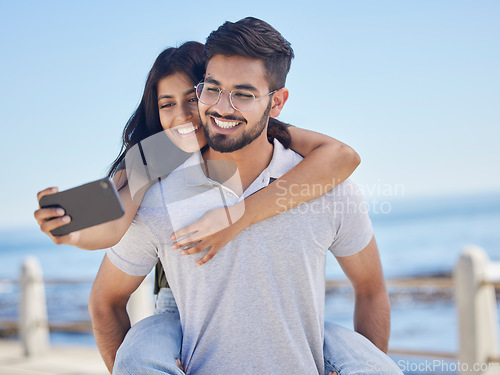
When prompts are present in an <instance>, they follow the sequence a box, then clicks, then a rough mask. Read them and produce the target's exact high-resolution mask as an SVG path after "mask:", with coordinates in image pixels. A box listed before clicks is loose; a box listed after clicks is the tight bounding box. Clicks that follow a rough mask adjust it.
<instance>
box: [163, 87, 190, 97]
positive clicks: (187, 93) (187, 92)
mask: <svg viewBox="0 0 500 375" xmlns="http://www.w3.org/2000/svg"><path fill="white" fill-rule="evenodd" d="M193 92H194V87H193V88H192V89H189V90H187V91H186V92H185V93H184V94H183V95H184V96H186V95H189V94H191V93H193ZM172 98H173V96H172V95H160V96H159V97H158V100H160V99H172Z"/></svg>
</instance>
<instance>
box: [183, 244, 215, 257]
mask: <svg viewBox="0 0 500 375" xmlns="http://www.w3.org/2000/svg"><path fill="white" fill-rule="evenodd" d="M207 247H208V246H207V245H206V244H203V243H202V242H200V243H199V244H197V245H195V246H192V247H190V248H188V249H184V250H182V251H181V254H182V255H192V254H198V253H201V252H202V251H203V250H205V249H206V248H207Z"/></svg>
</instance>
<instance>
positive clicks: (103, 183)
mask: <svg viewBox="0 0 500 375" xmlns="http://www.w3.org/2000/svg"><path fill="white" fill-rule="evenodd" d="M101 187H102V188H103V189H107V188H108V184H107V183H106V182H104V181H102V182H101Z"/></svg>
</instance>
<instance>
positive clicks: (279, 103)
mask: <svg viewBox="0 0 500 375" xmlns="http://www.w3.org/2000/svg"><path fill="white" fill-rule="evenodd" d="M288 95H289V91H288V89H287V88H286V87H283V88H281V89H279V90H277V91H276V92H275V93H274V94H273V99H272V100H273V105H272V107H271V111H270V112H269V117H278V116H279V114H280V113H281V110H282V109H283V106H284V105H285V103H286V101H287V100H288Z"/></svg>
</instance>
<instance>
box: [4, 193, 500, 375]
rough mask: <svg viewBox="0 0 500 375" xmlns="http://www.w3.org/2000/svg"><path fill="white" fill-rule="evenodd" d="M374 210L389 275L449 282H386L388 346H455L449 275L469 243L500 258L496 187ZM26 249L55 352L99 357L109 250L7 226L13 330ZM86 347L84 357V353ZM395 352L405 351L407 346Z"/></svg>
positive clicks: (339, 297)
mask: <svg viewBox="0 0 500 375" xmlns="http://www.w3.org/2000/svg"><path fill="white" fill-rule="evenodd" d="M371 216H372V221H373V226H374V230H375V234H376V238H377V243H378V246H379V249H380V254H381V259H382V263H383V267H384V272H385V275H386V278H387V279H388V280H389V281H390V280H391V279H399V280H400V279H417V280H418V279H423V278H431V279H432V280H445V283H446V282H448V284H447V285H448V286H446V285H443V284H442V283H441V285H439V283H437V284H436V285H434V286H433V285H432V284H430V285H429V284H426V285H424V286H422V285H421V286H415V285H413V286H411V285H410V286H408V285H407V286H404V285H403V286H401V285H398V284H397V283H396V284H394V283H392V284H391V282H389V283H388V288H389V292H390V298H391V306H392V315H391V322H392V329H391V339H390V343H389V347H390V349H392V350H394V351H395V352H396V353H400V352H401V351H402V352H403V353H404V351H421V352H436V353H448V354H450V355H453V354H456V353H457V351H458V329H457V325H458V324H457V312H456V307H455V301H454V295H453V289H452V288H451V287H450V285H451V284H450V282H451V279H450V277H451V275H452V272H453V269H454V267H455V264H456V262H457V260H458V258H459V256H460V253H461V251H462V249H463V248H464V246H466V245H469V244H476V245H478V246H480V247H482V248H483V249H484V250H485V251H486V252H487V254H488V256H489V258H490V259H491V260H493V261H500V231H498V228H500V198H499V197H498V196H497V195H492V196H491V197H485V196H484V195H481V196H477V197H475V198H474V197H470V196H469V197H467V198H464V197H459V198H456V199H452V198H450V199H448V200H439V201H434V202H432V201H425V204H423V203H422V202H420V203H419V202H411V201H410V202H407V203H404V204H402V203H394V204H393V206H392V210H391V212H390V213H387V214H382V215H381V214H379V215H373V214H371ZM28 255H33V256H35V257H37V259H39V261H40V264H41V267H42V270H43V274H44V279H45V280H46V285H45V291H46V299H47V309H48V316H49V324H50V325H52V326H53V327H56V328H57V327H59V330H57V331H53V332H52V333H51V345H52V346H53V347H54V348H58V349H57V351H58V352H57V353H64V350H68V354H67V355H66V354H57V355H56V358H59V357H60V358H70V357H71V355H73V354H69V353H78V350H80V349H78V350H76V349H75V350H76V351H75V352H72V351H71V350H72V348H82V347H83V349H81V350H83V352H82V353H87V351H88V353H89V354H88V355H89V356H90V357H92V358H97V362H99V356H98V355H97V356H96V354H97V350H96V345H95V342H94V339H93V336H92V334H91V333H90V331H89V328H88V327H89V326H88V322H89V321H90V317H89V314H88V311H87V300H88V296H89V293H90V288H91V283H92V280H93V278H94V277H95V274H96V272H97V269H98V267H99V264H100V262H101V260H102V257H103V256H104V251H93V252H89V251H83V250H79V249H75V248H72V247H69V246H56V245H54V244H52V242H51V241H50V240H49V239H48V238H46V237H45V236H44V235H43V234H41V233H39V232H38V231H37V230H36V228H31V229H20V230H17V231H16V230H11V231H8V232H7V231H3V232H1V233H0V327H3V332H4V333H5V332H8V330H7V328H8V323H9V322H10V324H12V322H15V321H16V320H17V316H18V306H17V300H18V296H19V286H18V284H17V280H18V279H19V275H20V269H21V265H22V262H23V260H24V259H25V257H26V256H28ZM326 279H327V280H331V281H335V283H334V284H330V285H329V284H328V283H327V289H326V308H325V318H326V319H331V320H333V321H334V322H336V323H338V324H341V325H344V326H346V327H348V328H352V316H353V315H352V314H353V306H354V303H353V295H352V290H351V288H350V287H349V286H348V284H346V283H345V278H344V277H343V274H342V271H341V270H340V267H339V266H338V265H337V264H336V262H335V259H334V258H333V257H332V256H329V259H328V264H327V269H326ZM400 284H401V283H400ZM497 302H498V296H497ZM497 306H498V304H497ZM85 324H87V328H86V329H85ZM65 325H66V327H68V326H73V327H75V326H79V327H84V328H83V329H75V328H73V329H72V332H68V330H67V329H66V330H65V329H64V326H65ZM61 327H62V328H61ZM11 332H12V331H11ZM5 339H6V338H4V339H3V340H0V342H1V343H2V345H3V346H2V348H4V349H5V350H4V349H2V352H5V353H6V354H4V355H6V356H7V357H3V359H2V360H0V362H3V363H10V362H12V363H14V362H15V361H16V360H15V359H13V358H14V354H15V353H16V350H18V349H19V348H17V349H16V346H15V345H13V343H12V341H11V340H12V337H11V338H7V339H8V341H7V342H8V344H6V341H5ZM9 353H10V354H9ZM82 355H83V354H82ZM86 355H87V354H85V355H83V357H82V358H86V357H85V356H86ZM9 356H10V357H9ZM76 356H77V357H78V354H77V355H76ZM397 356H398V358H402V359H406V358H407V357H405V356H404V355H401V354H397ZM9 358H11V359H9ZM20 361H21V362H22V360H20ZM47 361H48V362H47V363H51V362H50V361H49V360H48V359H47ZM75 363H77V362H75ZM90 363H94V360H89V365H90ZM92 366H93V365H92ZM0 368H1V367H0ZM96 368H98V367H96ZM76 370H77V369H75V371H76ZM89 371H90V370H89ZM92 371H93V370H92ZM96 371H97V370H96ZM1 373H6V374H7V373H9V372H1V371H0V374H1ZM12 373H15V372H12ZM53 373H55V372H53ZM67 373H69V372H67ZM75 373H77V372H75ZM80 373H83V372H80ZM88 373H89V374H91V373H92V372H88ZM9 374H10V373H9Z"/></svg>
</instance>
